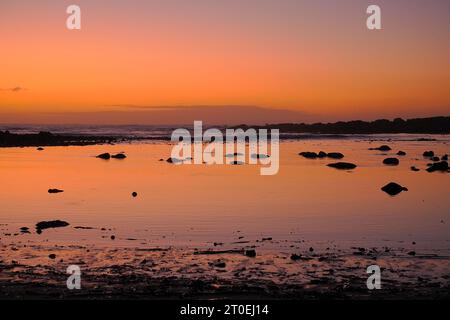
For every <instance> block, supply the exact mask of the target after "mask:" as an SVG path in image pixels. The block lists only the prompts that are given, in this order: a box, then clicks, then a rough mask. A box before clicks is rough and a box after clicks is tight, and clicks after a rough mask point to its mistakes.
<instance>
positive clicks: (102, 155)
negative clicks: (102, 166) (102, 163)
mask: <svg viewBox="0 0 450 320" xmlns="http://www.w3.org/2000/svg"><path fill="white" fill-rule="evenodd" d="M96 158H100V159H103V160H109V159H110V158H111V155H110V154H109V153H108V152H106V153H102V154H99V155H98V156H97V157H96Z"/></svg>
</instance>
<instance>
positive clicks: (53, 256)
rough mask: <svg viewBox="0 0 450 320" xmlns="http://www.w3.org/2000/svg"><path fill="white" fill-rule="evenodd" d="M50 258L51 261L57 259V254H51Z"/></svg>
mask: <svg viewBox="0 0 450 320" xmlns="http://www.w3.org/2000/svg"><path fill="white" fill-rule="evenodd" d="M48 257H49V258H50V259H56V254H54V253H51V254H49V255H48Z"/></svg>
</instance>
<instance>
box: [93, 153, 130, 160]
mask: <svg viewBox="0 0 450 320" xmlns="http://www.w3.org/2000/svg"><path fill="white" fill-rule="evenodd" d="M126 157H127V156H126V155H125V153H123V152H120V153H117V154H113V155H112V154H110V153H109V152H105V153H102V154H99V155H98V156H96V158H100V159H103V160H109V159H111V158H112V159H125V158H126Z"/></svg>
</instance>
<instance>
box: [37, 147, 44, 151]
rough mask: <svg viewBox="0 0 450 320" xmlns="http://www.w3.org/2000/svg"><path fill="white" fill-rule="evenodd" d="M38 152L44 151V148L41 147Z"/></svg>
mask: <svg viewBox="0 0 450 320" xmlns="http://www.w3.org/2000/svg"><path fill="white" fill-rule="evenodd" d="M36 150H37V151H44V148H42V147H39V148H37V149H36Z"/></svg>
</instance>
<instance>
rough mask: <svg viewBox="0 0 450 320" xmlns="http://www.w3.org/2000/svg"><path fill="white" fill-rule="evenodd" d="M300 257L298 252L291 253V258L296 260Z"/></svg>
mask: <svg viewBox="0 0 450 320" xmlns="http://www.w3.org/2000/svg"><path fill="white" fill-rule="evenodd" d="M301 258H302V256H301V255H299V254H295V253H293V254H291V260H294V261H297V260H300V259H301Z"/></svg>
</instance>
